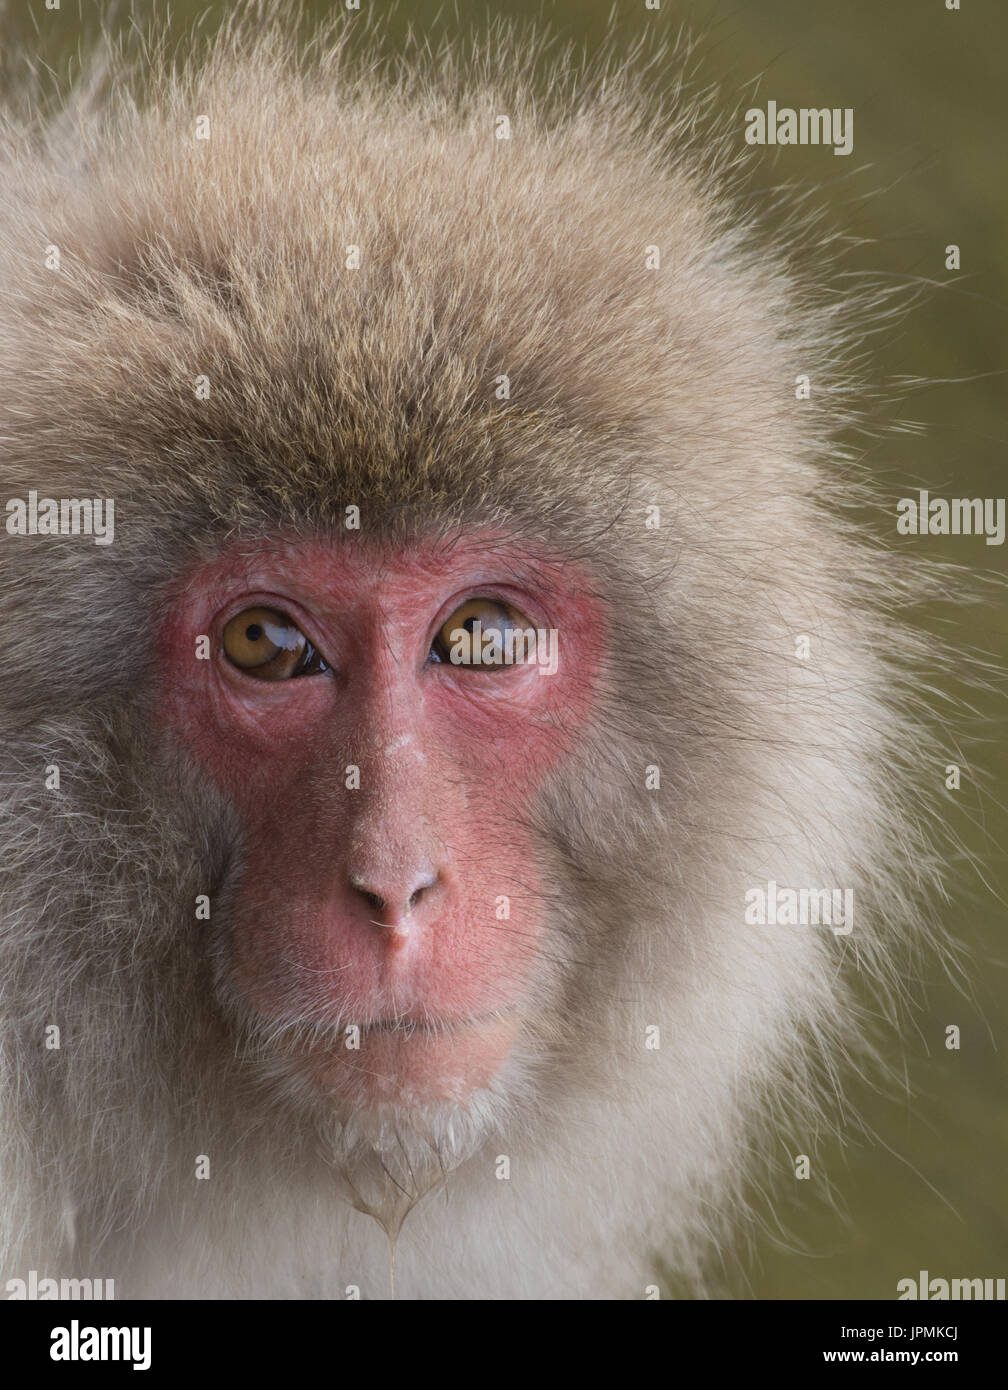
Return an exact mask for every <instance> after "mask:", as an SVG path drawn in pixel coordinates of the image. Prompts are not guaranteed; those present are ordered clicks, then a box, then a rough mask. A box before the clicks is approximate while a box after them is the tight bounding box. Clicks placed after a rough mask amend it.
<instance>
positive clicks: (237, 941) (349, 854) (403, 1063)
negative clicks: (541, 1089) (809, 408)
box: [161, 532, 602, 1107]
mask: <svg viewBox="0 0 1008 1390" xmlns="http://www.w3.org/2000/svg"><path fill="white" fill-rule="evenodd" d="M519 634H523V635H524V640H523V639H522V638H521V637H519ZM162 637H163V640H162V643H161V649H162V659H163V661H164V663H165V666H166V672H167V674H166V679H165V683H164V688H165V689H166V690H167V691H168V692H169V694H168V696H167V698H166V700H165V701H164V705H163V711H162V713H163V719H164V723H165V725H166V727H167V728H168V730H169V733H170V735H171V737H172V738H173V739H175V740H177V741H178V742H179V743H180V744H181V745H182V747H183V749H184V750H185V751H186V753H187V754H188V755H189V756H191V757H194V758H195V760H196V762H197V764H198V767H199V768H200V770H201V774H200V775H205V776H206V777H207V778H208V779H209V780H210V781H211V783H212V784H213V786H214V787H215V788H216V789H217V791H218V792H220V793H221V794H223V796H224V797H225V798H226V800H227V801H228V802H229V803H230V804H231V805H233V806H234V808H235V809H236V811H237V813H238V818H239V821H240V824H241V826H242V843H241V845H240V846H236V847H235V849H236V859H235V865H236V868H235V884H234V890H233V893H232V895H231V902H230V906H229V909H225V910H224V916H225V917H226V918H227V920H226V922H224V923H217V922H215V923H214V930H215V933H217V934H218V943H217V944H218V954H219V957H220V960H221V962H222V965H221V969H220V972H219V981H218V987H219V990H220V994H221V998H222V1000H223V1002H224V1004H225V1007H226V1008H227V1009H228V1010H230V1011H231V1012H233V1013H234V1014H235V1015H236V1016H242V1015H244V1016H245V1017H246V1019H247V1018H251V1019H252V1020H253V1023H254V1026H255V1028H256V1029H257V1030H258V1033H259V1037H260V1043H261V1047H260V1054H261V1056H263V1057H265V1058H266V1059H267V1060H268V1061H269V1062H270V1063H271V1064H273V1065H274V1066H275V1064H276V1062H277V1061H278V1060H279V1059H283V1061H284V1063H285V1065H286V1066H287V1068H288V1070H289V1071H290V1072H291V1074H292V1075H294V1074H296V1075H297V1078H298V1083H299V1085H301V1086H302V1087H304V1085H305V1083H306V1082H307V1083H308V1085H309V1087H310V1088H311V1089H314V1090H315V1091H316V1092H317V1093H320V1094H321V1095H322V1096H323V1097H332V1098H333V1099H334V1100H335V1101H340V1100H342V1101H343V1102H348V1103H349V1104H351V1105H353V1106H356V1107H359V1106H365V1107H366V1106H368V1105H371V1104H376V1103H379V1102H388V1101H391V1102H407V1103H410V1104H414V1105H423V1104H426V1103H428V1102H430V1103H444V1102H449V1103H451V1102H465V1101H466V1100H467V1098H468V1097H469V1096H470V1095H471V1093H472V1092H473V1091H474V1090H478V1089H481V1088H485V1087H487V1086H489V1085H490V1083H491V1082H492V1081H493V1080H494V1078H495V1077H496V1076H497V1074H498V1072H500V1071H501V1069H502V1068H503V1067H504V1066H505V1063H506V1061H507V1059H508V1057H509V1055H510V1054H511V1053H512V1051H513V1050H514V1048H515V1046H516V1042H517V1040H518V1039H519V1038H520V1037H521V1035H522V1031H523V1018H524V1013H525V1010H526V1008H527V1006H528V1003H529V982H530V979H531V978H532V977H533V966H535V967H536V970H535V978H536V981H537V985H536V988H537V991H538V993H539V996H540V997H541V995H542V993H543V990H544V986H545V992H546V993H547V994H548V993H549V988H550V985H549V981H550V980H551V969H550V965H549V963H548V962H547V963H546V964H545V965H543V964H542V957H543V956H544V955H549V954H550V953H549V952H548V951H544V946H543V942H544V939H545V937H546V933H547V929H548V917H549V901H550V892H551V890H550V865H549V862H548V853H547V851H546V848H545V846H544V844H543V843H542V839H541V837H540V836H539V835H537V832H536V804H537V800H538V797H539V794H540V792H541V790H542V788H543V786H544V784H545V782H546V781H547V780H548V779H549V778H550V776H551V774H552V773H553V771H554V770H555V769H556V768H557V766H558V765H559V764H561V763H563V762H564V761H565V760H568V759H570V757H571V756H572V754H573V753H574V750H575V749H576V747H577V745H578V741H579V735H580V734H581V732H582V731H583V730H584V728H585V725H586V722H587V720H588V718H589V712H590V709H591V706H592V702H593V697H594V692H595V687H596V683H597V675H598V670H599V664H600V659H601V642H602V628H601V614H600V611H599V607H598V604H597V602H596V601H595V600H594V599H592V598H589V597H586V595H585V593H584V592H583V586H582V584H581V583H580V581H579V576H578V575H577V574H576V573H575V572H574V571H573V570H572V569H571V568H570V566H568V565H565V564H562V563H560V562H559V561H555V560H551V558H550V557H548V556H543V555H534V554H532V553H528V552H526V553H521V552H520V551H519V550H518V549H516V548H515V547H514V546H513V545H511V544H509V543H506V542H504V541H502V540H500V538H498V537H495V536H494V535H493V534H492V533H490V532H486V533H483V534H480V533H478V532H477V533H475V534H474V533H472V532H470V533H469V534H467V535H464V536H463V537H462V538H461V539H458V538H456V539H454V540H453V541H452V542H451V543H450V544H449V543H447V542H445V541H440V542H432V541H417V542H414V543H410V544H398V545H395V546H391V545H385V546H376V545H375V544H374V543H369V542H359V541H356V540H342V541H339V542H335V543H332V542H330V543H327V542H325V541H317V542H314V543H306V542H304V541H303V540H299V541H297V542H295V541H293V540H286V541H285V540H274V541H273V542H270V543H269V544H267V545H265V546H263V547H261V548H259V549H258V550H257V551H256V552H255V553H254V554H249V553H248V552H247V551H246V552H244V553H242V554H237V553H236V554H232V555H229V556H225V557H223V558H221V559H220V560H218V561H216V562H214V563H211V564H210V565H207V566H203V567H201V568H200V569H199V571H198V572H197V573H195V574H193V575H191V576H190V577H189V579H188V580H187V582H186V583H185V584H184V585H183V586H182V587H181V589H180V591H179V592H178V594H177V596H176V598H175V600H174V601H173V604H172V607H171V612H170V615H169V617H168V619H167V621H166V624H165V628H164V632H163V635H162ZM201 637H206V638H208V639H209V640H208V642H207V643H205V644H204V646H203V648H202V650H203V652H204V654H205V659H199V657H198V656H197V655H196V653H197V652H198V651H200V650H201V648H200V641H199V639H200V638H201ZM516 638H517V639H518V640H515V639H516Z"/></svg>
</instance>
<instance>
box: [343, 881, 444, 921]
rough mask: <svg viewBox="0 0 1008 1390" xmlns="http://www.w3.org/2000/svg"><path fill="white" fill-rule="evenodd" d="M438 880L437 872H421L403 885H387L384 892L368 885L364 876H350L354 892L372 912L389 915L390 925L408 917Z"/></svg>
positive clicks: (383, 915)
mask: <svg viewBox="0 0 1008 1390" xmlns="http://www.w3.org/2000/svg"><path fill="white" fill-rule="evenodd" d="M437 881H438V876H437V874H436V873H431V874H427V873H420V874H417V875H416V876H415V877H413V879H412V882H411V881H410V880H409V879H407V881H406V882H405V883H403V884H402V885H401V886H399V885H397V886H396V887H394V888H393V889H392V890H391V891H390V890H389V889H388V888H387V887H386V890H385V892H384V893H376V892H375V891H374V889H373V888H370V887H369V886H368V881H367V879H366V878H364V877H363V876H358V875H357V874H351V875H350V876H349V883H350V887H351V888H352V889H353V890H354V892H355V893H357V894H359V896H360V898H361V899H362V900H363V901H364V902H366V903H367V905H368V907H369V908H370V910H371V911H372V912H374V913H376V914H378V915H380V916H382V917H388V918H389V919H390V922H389V925H391V924H392V922H394V921H400V920H401V919H402V918H405V917H408V916H409V915H410V913H411V912H412V911H413V909H414V908H415V907H416V905H417V903H418V902H419V901H420V899H421V898H422V897H423V896H424V894H425V893H426V892H427V890H428V889H429V888H433V887H434V885H435V884H436V883H437ZM372 882H373V880H372ZM378 925H379V926H381V925H382V923H378Z"/></svg>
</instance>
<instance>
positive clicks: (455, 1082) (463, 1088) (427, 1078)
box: [303, 1012, 517, 1109]
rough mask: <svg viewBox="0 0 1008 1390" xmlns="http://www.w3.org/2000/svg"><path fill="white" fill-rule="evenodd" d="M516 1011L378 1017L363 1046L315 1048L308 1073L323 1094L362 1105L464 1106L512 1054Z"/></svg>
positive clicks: (363, 1034) (307, 1058) (306, 1061)
mask: <svg viewBox="0 0 1008 1390" xmlns="http://www.w3.org/2000/svg"><path fill="white" fill-rule="evenodd" d="M516 1031H517V1017H516V1015H515V1014H514V1013H513V1012H496V1013H494V1014H491V1015H487V1016H486V1017H483V1018H477V1019H474V1020H464V1021H457V1022H456V1021H452V1022H443V1023H439V1024H437V1025H436V1026H426V1025H422V1024H417V1023H409V1022H405V1023H399V1022H395V1023H393V1022H389V1023H377V1024H371V1025H368V1026H366V1027H364V1028H362V1029H361V1033H360V1039H359V1042H360V1046H359V1048H347V1047H345V1046H340V1047H338V1048H333V1049H328V1048H320V1047H315V1046H312V1047H309V1048H308V1049H307V1050H306V1052H305V1054H304V1056H303V1066H304V1072H305V1075H306V1077H307V1078H309V1080H310V1082H311V1084H312V1085H313V1086H314V1087H315V1088H316V1089H317V1090H318V1092H319V1093H320V1094H321V1095H322V1096H329V1097H331V1098H332V1099H333V1100H334V1101H342V1102H344V1103H347V1102H349V1103H350V1104H351V1105H353V1106H354V1108H355V1109H371V1108H374V1107H377V1106H384V1105H388V1104H393V1105H397V1106H403V1107H406V1108H408V1109H415V1108H421V1109H422V1108H426V1107H428V1106H442V1105H445V1104H449V1105H461V1106H465V1104H466V1103H467V1102H468V1101H469V1099H470V1098H471V1097H472V1096H473V1095H474V1094H475V1093H476V1092H478V1091H485V1090H486V1089H487V1088H489V1087H490V1085H491V1083H492V1082H493V1080H494V1078H495V1077H496V1076H497V1074H498V1073H499V1072H500V1070H501V1068H502V1067H503V1066H504V1063H505V1062H506V1061H507V1059H508V1056H509V1055H510V1052H511V1048H512V1045H513V1043H514V1040H515V1034H516Z"/></svg>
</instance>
